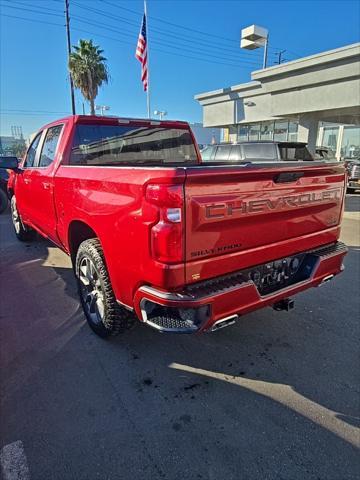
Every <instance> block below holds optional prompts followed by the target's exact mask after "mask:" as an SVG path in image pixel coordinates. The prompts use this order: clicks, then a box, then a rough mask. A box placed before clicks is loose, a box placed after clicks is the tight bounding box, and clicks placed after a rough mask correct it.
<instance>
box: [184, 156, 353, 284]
mask: <svg viewBox="0 0 360 480" xmlns="http://www.w3.org/2000/svg"><path fill="white" fill-rule="evenodd" d="M288 165H289V164H286V166H285V165H284V166H281V167H279V166H270V165H269V166H261V167H260V166H250V167H249V166H246V165H245V166H243V167H241V166H228V167H225V166H212V167H208V166H207V167H203V168H200V167H197V168H190V169H187V177H186V183H185V197H186V255H185V256H186V262H187V263H186V280H187V282H191V281H194V280H199V279H205V278H210V277H215V276H219V275H223V274H225V273H228V272H230V271H235V270H238V269H241V268H245V267H247V266H252V265H256V264H260V263H262V262H263V261H265V262H266V261H268V260H275V259H277V258H282V257H283V256H286V255H288V254H289V253H290V254H291V253H295V251H297V252H299V251H304V250H306V249H307V248H312V244H314V246H318V245H321V244H322V243H324V244H325V243H330V242H331V241H335V240H336V238H337V235H338V228H337V226H338V225H339V222H340V218H341V211H342V201H343V190H344V167H343V166H341V165H338V164H337V165H335V164H332V165H331V166H330V165H327V166H324V165H320V166H319V165H316V164H314V163H312V165H311V166H309V164H306V166H304V167H301V168H300V167H299V166H296V167H293V166H288ZM315 165H316V166H315Z"/></svg>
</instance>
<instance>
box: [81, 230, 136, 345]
mask: <svg viewBox="0 0 360 480" xmlns="http://www.w3.org/2000/svg"><path fill="white" fill-rule="evenodd" d="M75 273H76V278H77V282H78V288H79V295H80V300H81V304H82V307H83V309H84V313H85V316H86V319H87V321H88V323H89V326H90V327H91V329H92V330H93V331H94V332H95V333H96V334H97V335H99V336H100V337H103V338H104V337H108V336H110V335H118V334H120V333H123V332H124V331H125V330H127V329H128V328H130V327H131V326H132V325H133V323H134V321H135V317H134V315H133V314H131V313H130V312H128V311H127V310H126V309H125V308H124V307H121V306H120V305H119V304H118V303H117V301H116V299H115V295H114V292H113V289H112V287H111V283H110V279H109V274H108V272H107V268H106V264H105V260H104V254H103V251H102V248H101V245H100V242H99V240H98V239H96V238H91V239H89V240H85V241H84V242H82V243H81V245H80V247H79V249H78V252H77V255H76V263H75Z"/></svg>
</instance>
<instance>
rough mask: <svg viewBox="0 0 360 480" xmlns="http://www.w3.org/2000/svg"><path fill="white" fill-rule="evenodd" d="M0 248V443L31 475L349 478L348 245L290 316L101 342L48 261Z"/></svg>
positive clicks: (65, 271)
mask: <svg viewBox="0 0 360 480" xmlns="http://www.w3.org/2000/svg"><path fill="white" fill-rule="evenodd" d="M1 248H2V252H1V270H0V282H1V285H2V301H1V311H0V315H1V317H0V321H1V323H0V324H1V335H2V348H1V364H2V366H3V374H2V377H1V384H2V385H1V387H2V391H3V399H2V412H3V413H2V416H1V430H2V435H1V443H2V444H6V443H9V442H11V441H14V440H17V439H22V441H23V442H24V444H25V446H27V452H28V458H29V463H30V466H32V468H33V478H37V479H41V478H44V479H45V478H52V479H57V478H59V479H60V478H61V479H64V478H77V479H81V478H84V479H85V478H86V479H92V478H98V477H96V476H95V474H94V475H93V473H92V472H94V471H95V470H96V469H98V465H99V463H100V464H101V465H102V468H103V477H99V478H117V477H115V476H114V477H111V472H123V473H126V475H125V476H123V477H121V478H129V479H130V478H131V479H138V478H139V479H140V478H142V479H143V478H145V477H144V476H143V471H144V469H145V471H146V472H147V473H146V478H154V479H157V478H166V479H177V478H185V477H184V476H182V473H180V472H182V471H184V472H185V471H186V468H187V466H188V465H192V467H191V470H190V473H188V474H186V478H189V479H193V478H194V479H199V478H211V479H217V478H227V479H232V478H233V479H238V478H240V476H241V478H251V479H256V480H257V479H260V478H270V479H272V478H274V479H275V478H276V479H278V478H279V479H280V478H284V479H290V478H291V480H293V479H302V478H311V479H312V478H314V479H315V478H319V479H321V480H322V479H325V478H326V479H339V478H341V479H346V478H355V477H356V474H357V472H358V469H359V460H358V456H357V453H358V452H357V451H356V448H355V444H356V432H355V430H354V426H356V425H358V415H359V411H358V395H359V392H358V388H359V378H358V373H357V371H356V368H355V365H357V355H358V346H357V333H358V332H359V328H358V325H357V311H356V308H357V307H356V305H357V303H356V302H357V300H356V298H357V295H358V287H357V285H356V282H354V278H356V275H357V273H356V272H355V269H356V268H357V269H358V265H359V250H358V249H357V248H351V249H350V252H349V254H348V256H347V258H346V264H347V269H346V270H345V272H344V274H343V275H342V276H341V277H339V278H338V279H336V280H335V282H334V283H332V284H329V285H326V286H324V287H323V288H321V289H316V290H315V289H312V290H310V291H308V292H305V293H303V294H301V295H299V296H298V297H297V300H296V304H297V308H295V310H294V311H292V312H290V313H285V312H281V313H277V312H274V311H273V310H271V309H265V310H261V311H258V312H255V313H252V314H250V315H248V316H246V317H244V318H241V319H240V320H239V321H238V323H237V324H236V325H235V326H233V327H230V328H228V329H224V330H221V331H219V332H216V333H213V334H204V335H193V336H179V335H161V334H159V333H157V332H154V331H152V330H150V329H149V328H147V327H145V326H143V325H138V326H137V328H135V329H134V330H132V331H130V332H128V333H126V334H124V335H123V336H121V337H117V338H114V339H111V340H102V339H100V338H97V337H96V336H95V335H94V334H93V333H92V332H91V331H90V329H89V328H88V326H87V325H86V322H85V319H84V315H83V313H82V311H81V308H80V306H79V301H78V296H77V290H76V283H75V279H74V275H73V272H72V269H71V268H70V263H69V261H68V259H67V258H66V257H65V256H64V255H63V254H62V253H61V252H59V256H58V257H57V256H56V257H55V259H54V258H53V255H51V256H49V251H50V249H52V248H54V247H52V245H51V244H49V243H48V242H47V241H46V240H39V241H37V242H34V243H32V244H25V245H20V244H12V243H7V242H5V243H4V246H2V247H1ZM344 292H346V295H344ZM351 299H352V300H353V301H350V300H351ZM95 438H96V443H97V448H96V449H95V450H94V448H93V442H94V440H95ZM44 439H45V440H44ZM137 450H140V451H137ZM135 451H137V452H136V453H134V452H135ZM39 452H41V453H42V455H44V456H46V455H47V463H46V465H45V464H41V462H39V457H38V455H39ZM79 452H81V455H80V456H79ZM179 452H181V454H180V456H179ZM134 455H135V457H136V459H135V460H134ZM194 455H196V458H197V461H196V462H195V463H194ZM59 458H61V459H62V460H61V462H63V466H59ZM341 459H343V460H345V459H346V461H344V462H342V461H341ZM61 462H60V463H61ZM137 464H140V465H142V468H141V471H139V470H138V468H137ZM63 469H65V470H63ZM66 469H67V470H66ZM69 469H70V470H69ZM69 471H70V472H71V475H70V476H67V474H66V472H69ZM240 474H241V475H240ZM92 475H93V476H92ZM184 475H185V473H184Z"/></svg>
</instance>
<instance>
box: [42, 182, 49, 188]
mask: <svg viewBox="0 0 360 480" xmlns="http://www.w3.org/2000/svg"><path fill="white" fill-rule="evenodd" d="M43 187H44V189H45V190H50V187H51V183H47V182H43Z"/></svg>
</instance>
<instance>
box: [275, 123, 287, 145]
mask: <svg viewBox="0 0 360 480" xmlns="http://www.w3.org/2000/svg"><path fill="white" fill-rule="evenodd" d="M287 134H288V122H283V121H280V122H279V121H278V122H275V129H274V140H275V141H278V142H286V140H287Z"/></svg>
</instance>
